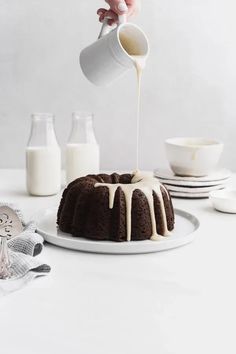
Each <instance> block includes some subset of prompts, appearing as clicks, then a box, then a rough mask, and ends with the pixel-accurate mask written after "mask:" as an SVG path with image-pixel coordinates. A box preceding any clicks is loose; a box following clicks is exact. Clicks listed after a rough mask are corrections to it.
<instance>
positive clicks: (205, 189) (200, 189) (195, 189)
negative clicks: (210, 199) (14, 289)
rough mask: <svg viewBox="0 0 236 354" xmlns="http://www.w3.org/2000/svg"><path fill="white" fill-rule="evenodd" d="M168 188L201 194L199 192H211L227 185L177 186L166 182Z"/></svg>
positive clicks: (174, 190) (173, 190)
mask: <svg viewBox="0 0 236 354" xmlns="http://www.w3.org/2000/svg"><path fill="white" fill-rule="evenodd" d="M164 185H165V186H166V188H167V189H168V190H169V191H172V192H180V193H182V192H183V193H191V194H196V193H197V194H199V193H209V192H212V191H218V190H220V189H224V188H225V187H226V185H224V184H219V185H218V186H206V187H184V186H175V185H170V184H166V183H164Z"/></svg>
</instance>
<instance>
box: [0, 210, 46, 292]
mask: <svg viewBox="0 0 236 354" xmlns="http://www.w3.org/2000/svg"><path fill="white" fill-rule="evenodd" d="M0 206H8V207H10V208H11V209H13V210H14V211H15V213H16V214H17V215H18V217H19V219H20V220H21V222H22V224H23V226H24V230H23V232H21V233H20V234H19V235H18V236H16V237H14V238H12V239H10V240H9V241H8V247H9V257H10V261H11V272H12V277H11V278H10V279H4V280H1V279H0V297H1V296H3V295H7V294H9V293H10V292H13V291H16V290H18V289H20V288H22V287H24V286H25V285H26V284H27V283H29V282H30V281H31V280H33V279H34V278H36V277H38V276H42V275H46V274H48V273H49V272H50V270H51V268H50V266H49V265H48V264H46V263H45V262H44V261H43V260H42V259H41V258H40V257H39V255H40V253H41V252H42V251H43V237H42V236H40V235H39V234H38V233H37V231H36V224H35V223H34V221H30V222H28V223H26V222H25V221H24V218H23V215H22V213H21V211H20V209H18V208H17V207H16V206H15V205H12V204H8V203H0Z"/></svg>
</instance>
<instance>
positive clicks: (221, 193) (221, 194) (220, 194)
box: [209, 189, 236, 202]
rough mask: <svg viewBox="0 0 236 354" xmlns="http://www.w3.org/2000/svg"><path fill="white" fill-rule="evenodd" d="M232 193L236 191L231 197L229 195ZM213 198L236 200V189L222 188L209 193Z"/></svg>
mask: <svg viewBox="0 0 236 354" xmlns="http://www.w3.org/2000/svg"><path fill="white" fill-rule="evenodd" d="M230 193H232V194H233V193H234V194H235V196H234V195H232V196H231V197H230V196H229V194H230ZM209 196H210V198H211V199H215V200H216V199H217V200H221V201H222V200H225V201H230V202H236V189H220V190H217V191H212V192H210V193H209Z"/></svg>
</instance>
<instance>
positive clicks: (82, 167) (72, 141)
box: [66, 112, 99, 183]
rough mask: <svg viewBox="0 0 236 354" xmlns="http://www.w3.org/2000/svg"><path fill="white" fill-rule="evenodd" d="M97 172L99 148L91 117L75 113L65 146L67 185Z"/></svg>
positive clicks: (84, 113) (86, 114) (88, 114)
mask: <svg viewBox="0 0 236 354" xmlns="http://www.w3.org/2000/svg"><path fill="white" fill-rule="evenodd" d="M98 172H99V146H98V144H97V141H96V138H95V134H94V128H93V115H92V114H91V113H86V112H75V113H73V115H72V129H71V134H70V137H69V140H68V143H67V146H66V179H67V183H70V182H72V181H73V180H75V179H76V178H78V177H82V176H86V175H88V174H96V173H98Z"/></svg>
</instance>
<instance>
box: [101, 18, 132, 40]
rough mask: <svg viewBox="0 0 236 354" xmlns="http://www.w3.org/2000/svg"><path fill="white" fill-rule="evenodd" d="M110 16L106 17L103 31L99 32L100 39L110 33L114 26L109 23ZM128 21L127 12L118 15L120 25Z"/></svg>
mask: <svg viewBox="0 0 236 354" xmlns="http://www.w3.org/2000/svg"><path fill="white" fill-rule="evenodd" d="M110 19H111V18H110V17H105V18H104V20H103V23H102V28H101V31H100V33H99V36H98V39H100V38H102V37H103V36H105V35H106V34H107V33H109V32H110V31H111V30H112V29H113V28H114V26H109V25H108V20H110ZM126 22H127V16H126V14H123V15H119V16H118V26H120V25H122V24H123V23H126Z"/></svg>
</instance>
